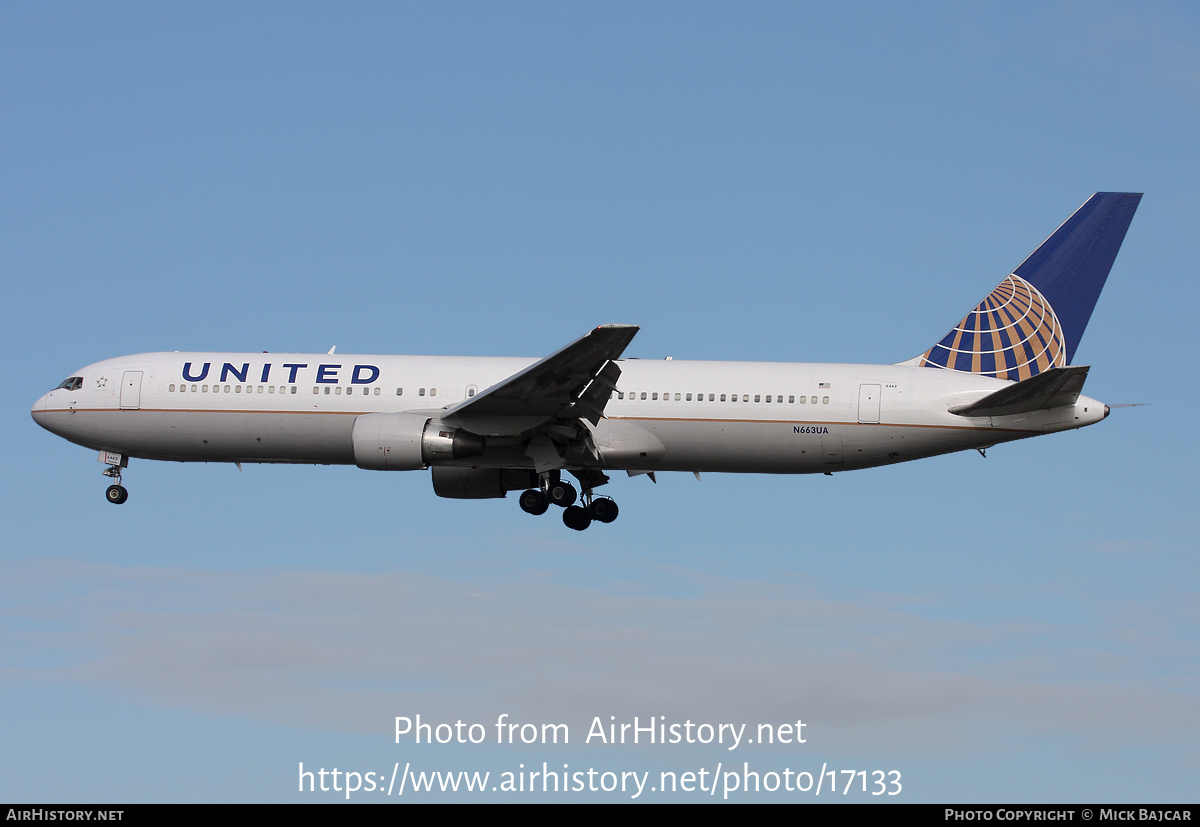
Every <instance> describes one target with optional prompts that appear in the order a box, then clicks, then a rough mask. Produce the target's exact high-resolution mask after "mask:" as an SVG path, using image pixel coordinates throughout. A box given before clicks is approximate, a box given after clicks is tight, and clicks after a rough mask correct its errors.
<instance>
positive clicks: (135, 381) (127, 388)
mask: <svg viewBox="0 0 1200 827" xmlns="http://www.w3.org/2000/svg"><path fill="white" fill-rule="evenodd" d="M141 406H142V372H141V371H140V370H127V371H125V373H124V375H122V377H121V409H122V410H134V411H136V410H137V409H138V408H140V407H141Z"/></svg>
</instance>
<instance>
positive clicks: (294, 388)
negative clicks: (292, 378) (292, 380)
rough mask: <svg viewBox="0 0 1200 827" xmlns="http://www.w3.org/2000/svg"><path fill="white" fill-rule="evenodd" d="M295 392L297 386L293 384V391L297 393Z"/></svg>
mask: <svg viewBox="0 0 1200 827" xmlns="http://www.w3.org/2000/svg"><path fill="white" fill-rule="evenodd" d="M295 392H296V386H295V385H292V393H295Z"/></svg>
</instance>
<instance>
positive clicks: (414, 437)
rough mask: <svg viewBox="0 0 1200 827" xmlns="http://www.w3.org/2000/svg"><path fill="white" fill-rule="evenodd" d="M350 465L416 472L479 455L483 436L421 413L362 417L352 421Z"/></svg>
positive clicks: (375, 469) (482, 445) (481, 449)
mask: <svg viewBox="0 0 1200 827" xmlns="http://www.w3.org/2000/svg"><path fill="white" fill-rule="evenodd" d="M352 439H353V440H354V462H355V464H356V465H357V466H358V467H359V468H367V469H370V470H373V471H418V470H420V469H422V468H425V467H427V466H430V465H437V464H439V463H442V462H448V461H450V460H454V459H465V458H466V457H477V456H479V455H480V454H482V453H483V447H484V439H483V437H481V436H479V435H477V434H472V433H469V432H467V431H464V430H462V429H459V428H448V427H446V426H445V425H443V424H442V421H441V420H440V419H433V418H431V417H429V416H427V415H425V414H415V413H388V414H363V415H362V416H360V417H358V418H357V419H355V420H354V432H353V436H352Z"/></svg>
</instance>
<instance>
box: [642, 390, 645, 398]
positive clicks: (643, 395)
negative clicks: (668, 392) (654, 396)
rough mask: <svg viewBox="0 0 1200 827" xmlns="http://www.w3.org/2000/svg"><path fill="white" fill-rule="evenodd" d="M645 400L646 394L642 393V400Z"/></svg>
mask: <svg viewBox="0 0 1200 827" xmlns="http://www.w3.org/2000/svg"><path fill="white" fill-rule="evenodd" d="M645 398H646V392H645V391H642V399H645Z"/></svg>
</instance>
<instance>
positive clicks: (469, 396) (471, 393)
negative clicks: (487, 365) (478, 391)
mask: <svg viewBox="0 0 1200 827" xmlns="http://www.w3.org/2000/svg"><path fill="white" fill-rule="evenodd" d="M474 395H475V389H474V388H467V398H468V399H470V398H471V397H472V396H474Z"/></svg>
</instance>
